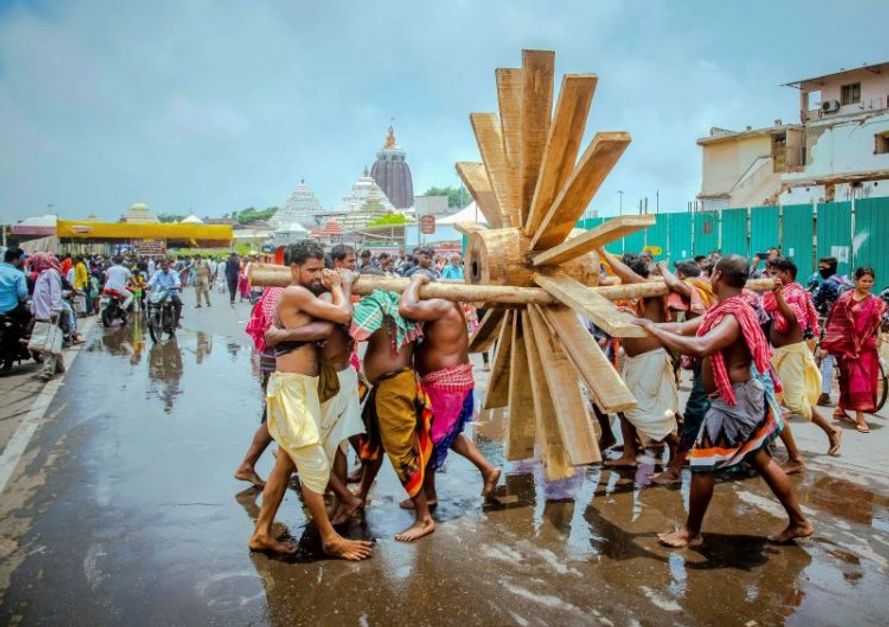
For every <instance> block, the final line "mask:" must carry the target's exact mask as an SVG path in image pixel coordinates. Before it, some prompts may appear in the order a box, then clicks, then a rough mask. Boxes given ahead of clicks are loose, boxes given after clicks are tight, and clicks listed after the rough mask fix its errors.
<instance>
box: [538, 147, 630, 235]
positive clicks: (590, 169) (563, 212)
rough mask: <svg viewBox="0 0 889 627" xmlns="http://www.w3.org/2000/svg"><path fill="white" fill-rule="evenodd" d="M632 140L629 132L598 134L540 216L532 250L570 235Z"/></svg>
mask: <svg viewBox="0 0 889 627" xmlns="http://www.w3.org/2000/svg"><path fill="white" fill-rule="evenodd" d="M629 144H630V134H629V133H597V134H596V136H595V137H594V138H593V141H592V142H591V143H590V145H589V147H588V148H587V149H586V151H585V152H584V153H583V156H582V157H581V158H580V161H579V162H578V163H577V166H576V167H575V168H574V171H573V172H571V176H570V177H568V181H567V182H566V183H565V185H564V186H562V189H561V191H559V195H558V196H556V199H555V200H554V201H553V203H552V206H551V207H550V208H549V211H547V213H546V215H545V216H544V217H543V220H541V222H540V226H539V227H538V228H537V231H535V233H534V237H533V238H532V239H531V249H532V250H542V249H546V248H551V247H552V246H555V245H556V244H560V243H561V242H562V241H564V240H565V238H566V237H568V234H569V233H570V232H571V229H573V228H574V225H575V223H576V222H577V220H578V219H579V218H580V216H581V215H582V214H583V212H584V211H585V210H586V208H587V205H589V204H590V201H591V200H592V199H593V196H595V195H596V192H597V191H599V187H601V185H602V183H603V182H604V181H605V179H606V178H607V177H608V174H609V173H610V172H611V169H612V168H613V167H614V165H615V164H616V163H617V160H618V159H620V156H621V155H622V154H623V153H624V150H626V148H627V146H628V145H629Z"/></svg>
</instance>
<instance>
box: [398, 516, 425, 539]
mask: <svg viewBox="0 0 889 627" xmlns="http://www.w3.org/2000/svg"><path fill="white" fill-rule="evenodd" d="M433 531H435V521H434V520H432V519H431V518H427V519H426V520H418V521H416V522H415V523H414V524H413V525H411V526H410V527H408V528H407V529H405V530H404V531H402V532H401V533H397V534H395V539H396V540H398V541H399V542H414V541H416V540H419V539H420V538H422V537H423V536H428V535H429V534H430V533H432V532H433Z"/></svg>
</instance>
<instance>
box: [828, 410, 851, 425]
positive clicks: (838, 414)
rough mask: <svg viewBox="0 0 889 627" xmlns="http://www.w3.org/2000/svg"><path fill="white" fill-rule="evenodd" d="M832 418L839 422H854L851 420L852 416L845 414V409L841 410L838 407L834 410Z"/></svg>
mask: <svg viewBox="0 0 889 627" xmlns="http://www.w3.org/2000/svg"><path fill="white" fill-rule="evenodd" d="M833 419H834V420H839V421H840V422H851V423H853V424H854V423H855V421H854V420H852V417H851V416H850V415H849V414H847V413H846V412H845V411H843V410H842V409H839V408H837V409H836V410H834V412H833Z"/></svg>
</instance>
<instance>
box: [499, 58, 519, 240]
mask: <svg viewBox="0 0 889 627" xmlns="http://www.w3.org/2000/svg"><path fill="white" fill-rule="evenodd" d="M494 75H495V77H496V79H497V103H498V105H499V107H500V135H501V136H502V137H503V152H504V154H505V155H506V173H507V178H508V181H509V182H508V185H509V192H510V197H511V198H514V200H515V203H516V204H515V205H513V206H510V207H509V215H510V220H511V222H512V224H516V223H518V224H519V225H521V221H522V206H521V191H522V172H521V166H522V83H523V79H522V70H521V69H520V68H497V70H495V72H494ZM502 207H503V205H501V209H502ZM513 214H515V215H513Z"/></svg>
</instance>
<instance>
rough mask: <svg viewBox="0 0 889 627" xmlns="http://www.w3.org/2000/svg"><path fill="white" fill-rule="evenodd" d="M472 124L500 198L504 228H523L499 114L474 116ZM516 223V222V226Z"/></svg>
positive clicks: (494, 187) (480, 151)
mask: <svg viewBox="0 0 889 627" xmlns="http://www.w3.org/2000/svg"><path fill="white" fill-rule="evenodd" d="M469 121H470V122H471V123H472V130H473V131H474V132H475V140H476V142H477V143H478V150H479V153H480V154H481V156H482V161H484V163H485V172H487V174H488V180H489V181H491V187H492V189H493V190H494V194H495V195H496V196H497V205H498V206H499V207H500V220H501V223H502V226H504V227H507V226H519V224H518V220H517V219H518V213H516V211H515V208H516V207H517V206H518V202H517V201H518V194H517V192H518V190H513V189H512V187H511V186H510V181H511V179H510V172H509V162H508V161H507V158H506V150H505V149H504V146H503V135H502V134H501V132H500V121H499V120H498V119H497V114H496V113H471V114H469ZM513 220H516V221H515V222H513Z"/></svg>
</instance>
